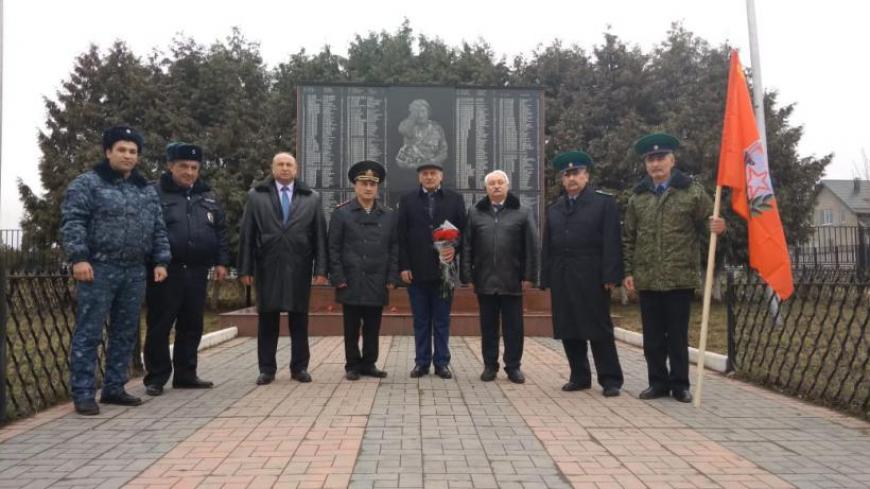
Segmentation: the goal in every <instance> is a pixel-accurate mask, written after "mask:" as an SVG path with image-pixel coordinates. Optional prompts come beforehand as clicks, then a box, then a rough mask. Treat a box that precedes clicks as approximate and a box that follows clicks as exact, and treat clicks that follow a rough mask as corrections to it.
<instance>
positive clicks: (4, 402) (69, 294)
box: [0, 271, 105, 421]
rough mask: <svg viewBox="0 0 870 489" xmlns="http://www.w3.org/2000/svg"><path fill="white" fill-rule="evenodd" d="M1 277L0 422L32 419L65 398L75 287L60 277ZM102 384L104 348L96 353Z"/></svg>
mask: <svg viewBox="0 0 870 489" xmlns="http://www.w3.org/2000/svg"><path fill="white" fill-rule="evenodd" d="M0 275H2V283H0V286H2V288H0V290H2V305H3V307H4V308H5V311H3V312H4V314H3V318H4V319H3V325H2V327H0V333H2V336H3V337H4V338H5V342H4V346H5V350H6V351H5V354H2V353H3V352H0V380H2V382H0V383H2V386H0V389H2V390H3V393H2V394H0V421H4V420H10V419H15V418H20V417H23V416H28V415H31V414H34V413H36V412H38V411H40V410H42V409H45V408H46V407H49V406H52V405H54V404H56V403H58V402H61V401H63V400H66V399H68V398H69V392H70V390H69V384H68V380H67V379H68V378H69V347H70V339H71V337H72V332H73V330H74V328H75V310H76V307H75V298H74V289H75V285H74V282H73V280H72V277H70V276H68V275H66V274H61V273H55V274H22V273H17V274H13V275H5V272H4V271H0ZM98 352H99V357H100V362H99V363H98V365H99V369H98V379H100V378H102V374H103V368H102V359H103V356H104V352H105V342H103V344H102V345H101V346H100V347H99V349H98Z"/></svg>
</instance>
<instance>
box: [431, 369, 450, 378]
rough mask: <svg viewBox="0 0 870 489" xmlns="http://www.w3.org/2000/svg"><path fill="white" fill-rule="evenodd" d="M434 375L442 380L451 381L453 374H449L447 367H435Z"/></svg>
mask: <svg viewBox="0 0 870 489" xmlns="http://www.w3.org/2000/svg"><path fill="white" fill-rule="evenodd" d="M435 375H437V376H439V377H441V378H442V379H452V378H453V374H452V373H451V372H450V368H448V367H446V366H445V367H435Z"/></svg>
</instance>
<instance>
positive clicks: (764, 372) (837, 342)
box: [727, 269, 870, 417]
mask: <svg viewBox="0 0 870 489" xmlns="http://www.w3.org/2000/svg"><path fill="white" fill-rule="evenodd" d="M794 278H795V293H794V295H793V296H792V297H791V298H790V299H789V300H788V301H785V302H782V303H780V302H779V301H778V300H777V299H776V297H775V296H774V295H771V294H770V293H769V289H768V288H767V286H766V284H765V283H764V282H763V281H761V280H760V279H759V278H758V276H757V275H756V274H755V273H753V272H746V271H740V272H734V271H730V272H729V274H728V290H727V303H728V317H729V360H730V362H731V364H732V365H733V366H734V368H735V369H736V372H737V374H738V376H740V377H742V378H745V379H747V380H750V381H753V382H757V383H760V384H762V385H766V386H770V387H773V388H776V389H779V390H781V391H784V392H786V393H789V394H792V395H795V396H798V397H801V398H804V399H807V400H811V401H815V402H820V403H822V404H826V405H832V406H835V407H838V408H840V409H844V410H846V411H850V412H853V413H856V414H860V415H863V416H865V417H870V330H868V327H870V280H868V278H867V276H866V275H862V274H859V273H857V271H855V270H848V271H844V270H834V269H830V270H820V269H803V270H797V271H795V277H794Z"/></svg>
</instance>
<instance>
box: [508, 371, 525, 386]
mask: <svg viewBox="0 0 870 489" xmlns="http://www.w3.org/2000/svg"><path fill="white" fill-rule="evenodd" d="M507 376H508V380H510V381H511V382H513V383H514V384H525V383H526V376H525V375H523V371H522V370H520V369H518V368H512V369H510V370H508V371H507Z"/></svg>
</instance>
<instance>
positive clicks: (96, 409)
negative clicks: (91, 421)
mask: <svg viewBox="0 0 870 489" xmlns="http://www.w3.org/2000/svg"><path fill="white" fill-rule="evenodd" d="M73 404H74V405H75V407H76V412H77V413H79V414H81V415H83V416H96V415H97V414H100V406H99V405H97V401H95V400H93V399H85V400H84V401H76V402H74V403H73Z"/></svg>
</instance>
